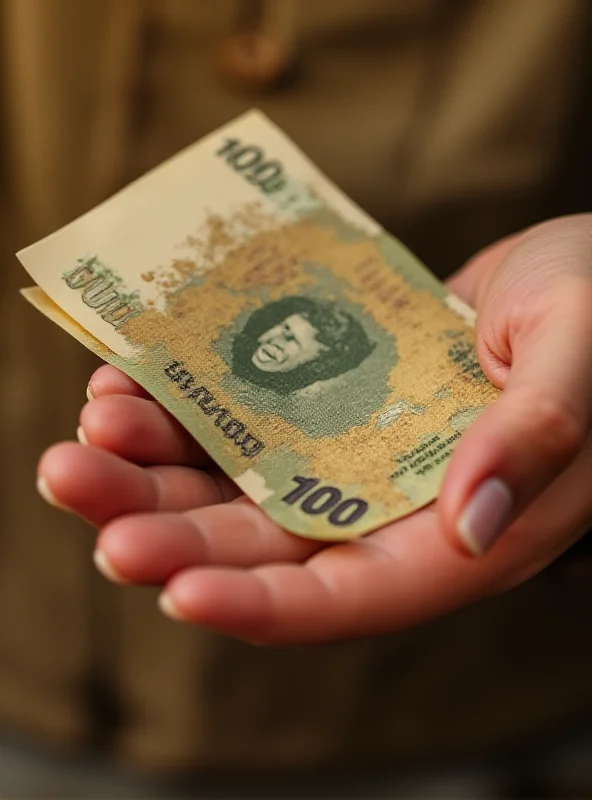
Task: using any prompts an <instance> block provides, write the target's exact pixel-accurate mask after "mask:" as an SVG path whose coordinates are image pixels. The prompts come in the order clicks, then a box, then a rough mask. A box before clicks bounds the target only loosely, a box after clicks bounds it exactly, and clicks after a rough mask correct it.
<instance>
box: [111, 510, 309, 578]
mask: <svg viewBox="0 0 592 800" xmlns="http://www.w3.org/2000/svg"><path fill="white" fill-rule="evenodd" d="M321 546H322V545H321V544H320V543H318V542H313V541H308V540H305V539H300V538H298V537H296V536H292V535H291V534H289V533H287V532H286V531H284V530H283V529H282V528H280V527H279V526H278V525H276V523H275V522H273V520H271V519H270V518H269V517H268V516H267V515H266V514H265V513H264V512H263V511H262V510H261V509H260V508H258V507H257V506H254V505H253V504H252V503H251V502H250V501H248V500H247V499H246V498H241V499H240V500H237V501H235V502H233V503H229V504H227V505H216V506H210V507H208V508H201V509H199V510H197V511H196V510H192V511H188V512H186V513H184V514H140V515H134V516H128V517H125V518H123V519H117V520H115V521H114V522H112V523H111V524H110V525H108V526H107V527H106V528H105V529H104V530H103V531H102V532H101V534H100V536H99V539H98V542H97V552H98V553H100V556H99V557H98V563H99V565H100V566H101V569H102V571H103V572H105V573H106V574H107V576H108V577H111V578H113V577H115V576H116V579H118V580H120V581H126V582H133V583H156V584H161V583H164V582H165V581H167V580H168V579H169V578H171V577H172V576H173V575H174V574H176V573H177V572H179V570H183V569H187V568H190V567H194V566H197V565H200V566H204V565H208V564H216V565H219V564H222V565H230V566H232V565H239V566H250V565H255V564H265V563H268V562H270V561H278V560H281V561H300V560H303V559H305V558H307V557H308V556H309V555H310V554H311V553H313V552H316V551H317V550H319V548H320V547H321Z"/></svg>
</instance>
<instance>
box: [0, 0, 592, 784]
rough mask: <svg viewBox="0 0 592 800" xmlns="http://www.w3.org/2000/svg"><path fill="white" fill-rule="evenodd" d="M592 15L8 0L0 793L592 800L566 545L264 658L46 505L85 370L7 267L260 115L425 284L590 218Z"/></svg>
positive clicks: (387, 6)
mask: <svg viewBox="0 0 592 800" xmlns="http://www.w3.org/2000/svg"><path fill="white" fill-rule="evenodd" d="M591 17H592V3H590V2H589V0H317V2H314V1H313V0H216V2H213V0H0V43H1V44H0V57H1V59H2V61H1V72H0V131H1V135H0V210H1V216H0V249H1V254H2V261H3V264H4V268H3V270H2V273H1V274H2V283H1V291H0V304H1V313H0V325H1V326H2V328H1V330H2V347H1V348H0V359H1V363H2V372H1V374H2V384H1V391H0V437H1V442H2V446H1V461H0V465H1V466H0V469H1V478H2V480H1V482H0V524H1V528H0V797H11V798H29V797H31V798H32V797H44V798H48V797H59V798H70V797H72V798H74V797H76V798H86V797H89V798H91V797H92V798H95V797H96V798H99V797H101V798H104V797H122V798H123V797H134V798H135V797H138V798H143V797H146V798H155V797H158V798H165V797H166V798H173V797H176V796H178V797H200V798H202V797H203V798H209V797H225V798H230V797H233V798H234V797H236V798H239V797H253V798H257V797H277V798H279V797H293V798H297V797H359V798H371V797H392V798H415V797H417V798H436V797H454V798H464V797H466V798H482V797H483V798H485V797H487V798H489V797H492V798H494V797H495V798H521V797H533V798H534V797H553V798H555V797H557V798H569V797H574V798H575V797H578V798H585V797H592V725H590V711H591V706H592V652H591V648H590V630H591V624H592V602H591V601H592V581H591V580H590V575H591V573H590V571H589V570H588V571H586V570H585V569H584V568H583V566H582V563H583V562H582V559H584V557H585V554H582V553H580V552H573V553H570V554H569V555H568V557H566V558H563V559H562V560H561V561H560V562H558V563H557V564H556V565H554V566H553V567H552V568H550V569H548V570H547V571H546V572H545V573H543V574H542V575H540V576H539V577H537V578H536V579H534V580H532V581H530V582H529V583H528V584H527V585H526V586H523V587H521V588H519V589H517V590H515V591H513V592H511V593H509V594H507V595H505V596H503V597H499V598H495V599H493V600H489V601H487V602H484V603H481V604H479V605H478V606H475V607H472V608H469V609H465V610H463V611H461V612H458V613H455V614H454V615H452V616H450V617H448V618H446V619H443V620H440V621H437V622H435V623H432V624H429V625H425V626H423V627H421V628H419V629H416V630H412V631H409V632H406V633H403V634H398V635H393V636H387V637H382V638H380V639H372V640H365V641H358V642H347V643H338V644H331V645H326V646H318V645H316V646H314V647H291V648H275V649H274V648H272V649H259V648H254V647H251V646H248V645H246V644H242V643H239V642H235V641H233V640H230V639H226V638H223V637H221V636H215V635H212V634H209V633H207V632H204V631H201V630H197V629H190V628H187V627H183V626H179V625H176V624H174V623H172V622H170V621H169V620H167V619H165V618H164V617H163V616H162V615H161V614H159V612H158V611H157V609H156V603H155V600H156V593H155V592H154V591H152V590H151V589H126V588H120V587H119V588H118V587H114V586H111V585H108V584H107V583H106V582H105V581H104V580H103V579H102V578H101V577H100V576H99V575H98V574H96V572H95V570H94V567H93V565H92V559H91V553H92V549H93V535H92V532H91V531H90V530H88V529H85V526H84V525H83V524H82V523H80V522H78V521H77V520H75V519H73V518H72V517H68V516H67V515H65V514H63V513H59V512H57V511H55V510H53V509H51V508H49V507H47V506H46V505H44V503H43V502H42V501H41V499H40V498H38V497H37V496H36V494H35V489H34V485H35V465H36V461H37V459H38V457H39V455H40V453H41V452H42V450H43V449H44V448H45V447H46V446H48V445H49V444H51V443H52V442H54V441H56V440H59V439H62V438H70V439H73V438H74V435H75V434H74V432H75V429H76V425H77V419H78V413H79V410H80V407H81V405H82V403H83V402H84V399H85V398H84V394H85V388H86V384H87V381H88V377H89V375H90V372H91V370H92V369H93V368H94V367H95V366H96V362H95V360H94V359H93V357H92V356H91V355H89V354H88V353H86V352H85V351H84V350H83V348H82V347H80V346H79V345H78V344H77V343H75V342H74V341H73V340H70V339H69V338H68V337H67V336H66V335H65V334H63V333H62V332H61V331H59V330H58V329H57V328H55V327H54V326H52V325H51V324H49V323H48V322H47V321H45V320H44V319H42V318H41V317H40V316H39V315H37V314H36V312H34V311H33V310H32V309H30V308H29V307H28V306H27V305H26V303H25V302H24V301H23V300H21V299H20V298H19V296H18V294H17V290H18V289H19V288H20V287H21V286H23V285H27V284H28V283H29V282H30V281H29V280H28V278H27V276H26V275H25V274H24V272H23V271H22V269H21V268H20V267H19V265H18V264H17V261H16V259H15V258H14V255H13V254H14V252H15V251H16V250H17V249H18V248H20V247H22V246H24V245H27V244H30V243H32V242H33V241H34V240H36V239H38V238H39V237H41V236H42V235H45V234H47V233H49V232H51V231H52V230H54V229H55V228H56V227H58V226H60V225H62V224H64V223H66V222H68V221H69V220H71V219H72V218H73V217H75V216H77V215H78V214H80V213H81V212H83V211H85V210H87V209H88V208H90V207H92V206H93V205H94V204H96V203H97V202H98V201H100V200H101V199H103V198H105V197H107V196H108V195H109V194H110V193H112V192H113V191H114V190H116V189H117V188H119V187H120V186H122V185H123V184H125V183H126V182H128V181H129V180H131V179H133V178H135V177H137V176H138V175H140V174H142V173H143V172H144V171H146V170H147V169H148V168H150V167H152V166H155V165H156V164H158V163H159V162H160V161H162V160H163V159H164V158H166V157H168V156H170V155H172V154H173V153H175V152H176V151H177V150H178V149H180V148H182V147H184V146H186V145H188V144H190V143H191V142H193V141H194V140H195V139H197V138H199V137H201V136H202V135H204V134H206V133H208V132H209V131H210V130H212V129H213V128H215V127H217V126H218V125H221V124H223V123H224V122H226V121H228V120H229V119H231V118H232V117H234V116H236V115H238V114H239V113H241V112H242V111H244V110H246V109H248V108H250V107H253V106H257V107H259V108H261V109H262V110H263V111H264V112H265V113H266V114H268V115H269V116H270V117H271V118H272V119H273V120H274V121H275V122H276V123H277V124H279V125H280V126H281V127H282V128H283V129H284V130H285V131H286V133H287V134H288V135H289V136H290V137H292V138H293V139H294V140H295V141H296V142H297V143H298V144H299V145H300V146H301V147H302V148H303V149H304V150H305V151H306V152H307V153H308V154H309V155H310V156H311V157H312V159H313V160H314V161H315V162H316V163H317V164H318V165H319V167H320V168H321V169H322V170H324V171H325V172H326V173H327V174H328V175H329V176H330V177H331V178H332V179H334V180H335V181H336V182H337V183H338V184H339V185H340V186H341V187H342V188H343V189H344V190H345V191H346V192H347V193H348V194H349V195H350V196H351V197H352V198H353V199H354V200H356V201H357V202H358V203H360V204H361V205H362V206H363V207H364V208H365V209H366V210H367V211H368V212H370V213H371V214H372V215H373V216H375V217H376V218H377V219H378V220H379V221H380V222H381V223H383V224H384V225H385V226H386V227H387V228H388V229H389V230H390V231H391V232H393V233H395V234H396V235H397V236H398V237H399V238H401V239H402V240H403V241H404V242H405V243H406V244H407V245H408V246H410V247H411V248H412V249H413V250H414V251H415V252H416V253H417V254H418V255H419V256H420V257H421V258H422V259H423V260H424V261H425V262H426V263H427V265H428V266H429V267H430V268H431V269H432V270H433V271H434V272H436V273H437V274H439V275H440V276H441V277H445V276H446V275H447V274H449V273H450V272H451V271H453V270H454V269H456V268H457V267H459V266H460V265H461V264H462V263H463V261H464V260H465V259H466V258H468V257H469V256H471V255H472V254H473V253H474V252H475V251H476V250H477V249H478V248H480V247H482V246H484V245H486V244H488V243H489V242H491V241H493V240H494V239H496V238H498V237H500V236H503V235H506V234H508V233H511V232H513V231H515V230H517V229H520V228H521V227H523V226H525V225H528V224H530V223H533V222H536V221H539V220H542V219H545V218H547V217H550V216H553V215H557V214H561V213H565V212H570V211H584V210H590V209H591V202H590V200H591V195H592V185H591V182H590V175H591V174H592V173H591V166H592V164H591V158H590V141H592V137H591V134H592V124H591V113H590V112H591V107H592V104H591V103H590V88H591V87H592V80H591V78H592V71H591V66H592V48H591V38H590V34H591V32H592V24H591Z"/></svg>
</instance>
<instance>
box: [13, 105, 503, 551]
mask: <svg viewBox="0 0 592 800" xmlns="http://www.w3.org/2000/svg"><path fill="white" fill-rule="evenodd" d="M18 257H19V259H20V260H21V262H22V264H23V265H24V267H25V268H26V269H27V270H28V272H29V273H30V274H31V276H32V278H33V279H34V280H35V282H36V283H37V285H38V287H40V288H36V289H30V290H25V292H24V293H25V296H26V297H27V299H28V300H29V301H30V302H32V303H33V304H34V305H36V307H37V308H39V310H40V311H42V312H43V313H44V314H46V316H48V317H49V318H50V319H53V321H54V322H56V323H57V324H59V325H61V326H62V327H63V328H65V329H66V330H67V331H68V332H69V333H71V334H72V335H73V336H75V338H77V339H78V340H79V341H81V342H82V343H83V344H84V345H85V346H87V347H89V348H90V349H91V350H93V351H94V352H96V353H97V354H98V355H100V356H101V357H102V358H104V359H105V360H107V361H111V362H112V363H114V364H115V365H116V366H118V367H120V368H121V369H123V370H124V371H126V372H127V373H128V374H129V375H130V376H131V377H133V378H134V379H135V380H136V381H138V382H139V383H140V384H142V385H143V386H144V387H145V388H146V389H148V391H150V392H151V393H152V394H153V395H154V396H155V397H156V398H157V399H158V400H159V401H160V402H161V403H162V404H163V405H164V406H165V407H166V408H167V409H168V410H169V411H170V412H171V413H172V414H173V415H174V416H175V417H176V418H177V419H178V420H179V421H180V422H181V423H182V424H183V425H184V426H185V427H186V428H187V430H189V431H190V432H191V434H192V435H193V436H195V438H196V439H197V440H198V441H199V442H200V443H201V444H202V445H203V447H204V448H205V449H206V450H207V451H208V452H209V454H210V455H211V456H212V458H213V459H214V461H216V462H217V463H218V464H219V465H220V466H221V467H222V468H223V469H224V470H225V471H226V473H227V474H228V475H229V476H230V477H231V478H232V479H233V480H234V481H235V482H236V483H237V484H238V486H239V487H240V488H241V489H242V490H243V491H244V492H245V493H246V494H247V495H248V496H249V497H251V498H252V500H253V501H254V502H256V503H258V504H259V505H260V506H261V507H262V508H263V509H264V510H265V511H266V512H267V513H268V514H269V515H270V516H271V517H272V518H273V519H275V520H276V521H277V522H278V523H279V524H281V525H282V526H284V527H285V528H286V529H287V530H289V531H292V532H293V533H297V534H299V535H302V536H305V537H311V538H316V539H324V540H342V539H350V538H354V537H357V536H360V535H362V534H364V533H366V532H368V531H370V530H373V529H375V528H377V527H379V526H381V525H383V524H385V523H386V522H388V521H390V520H394V519H397V518H399V517H401V516H404V515H406V514H409V513H410V512H412V511H414V510H416V509H418V508H420V507H421V506H423V505H425V504H427V503H429V502H430V501H431V500H433V499H434V498H435V497H436V495H437V493H438V489H439V486H440V482H441V479H442V476H443V472H444V469H445V466H446V463H447V461H448V459H449V457H450V454H451V453H452V451H453V449H454V447H455V444H456V442H457V441H458V439H459V438H460V436H461V434H462V432H463V431H464V430H465V428H466V427H467V426H468V425H469V424H470V423H471V422H472V421H473V420H474V419H475V417H476V416H477V415H478V414H479V413H480V412H481V411H483V410H484V408H485V407H486V406H487V405H488V404H489V403H490V402H491V401H492V400H494V399H495V397H496V396H497V390H496V389H494V388H493V387H492V386H491V385H490V384H489V383H488V382H487V380H486V379H485V376H484V375H483V373H482V372H481V370H480V368H479V364H478V361H477V359H476V355H475V351H474V348H473V344H472V340H473V330H472V326H473V320H474V314H473V312H472V311H471V310H470V309H468V308H467V307H466V306H465V305H464V304H463V303H462V302H461V301H460V300H459V299H458V298H456V297H455V296H453V295H451V294H449V293H448V292H447V291H446V289H445V287H444V286H443V285H442V284H441V283H440V282H439V281H437V280H436V278H435V277H434V276H433V275H432V274H431V273H430V272H428V270H426V268H425V267H423V265H421V264H420V263H419V262H418V260H417V259H416V258H415V257H414V256H413V255H412V254H411V253H410V252H409V251H408V250H407V249H406V248H405V247H404V246H403V245H402V244H401V243H400V242H398V241H397V240H396V239H395V238H393V237H392V236H390V235H389V234H388V233H386V232H385V231H384V230H383V229H382V228H381V227H380V226H379V225H378V224H377V223H376V222H375V221H374V220H372V219H371V218H370V217H369V216H368V215H367V214H365V213H364V212H363V211H362V210H361V209H360V208H358V207H357V206H356V205H355V204H354V203H353V202H352V201H351V200H349V199H348V198H347V197H346V196H345V195H344V194H343V193H342V192H340V191H339V190H338V189H337V188H336V187H335V186H334V185H333V184H332V183H331V182H330V181H329V180H328V179H327V178H326V177H324V176H323V175H322V174H321V173H320V172H319V171H318V169H316V167H315V166H314V165H313V164H312V163H311V162H310V161H309V160H308V159H307V158H306V156H304V154H303V153H302V152H301V151H300V150H299V149H298V148H297V147H296V146H295V145H294V144H293V143H292V142H291V141H290V140H289V139H288V138H287V137H286V136H285V135H284V134H283V133H282V132H281V131H280V130H279V129H278V128H277V127H276V126H275V125H273V123H271V122H270V121H269V120H268V119H267V118H266V117H265V116H263V115H262V114H261V113H260V112H258V111H252V112H249V113H248V114H245V115H244V116H242V117H240V118H238V119H237V120H235V121H233V122H231V123H230V124H228V125H226V126H225V127H223V128H221V129H220V130H217V131H215V132H214V133H212V134H210V135H209V136H207V137H206V138H204V139H202V140H201V141H199V142H198V143H197V144H195V145H193V146H192V147H190V148H188V149H187V150H185V151H183V152H182V153H180V154H179V155H177V156H176V157H174V158H173V159H171V160H170V161H168V162H166V163H165V164H164V165H162V166H161V167H159V168H158V169H156V170H154V171H152V172H150V173H148V174H147V175H146V176H144V177H143V178H141V179H139V180H138V181H136V182H134V183H132V184H131V185H130V186H128V187H127V188H125V189H124V190H123V191H121V192H119V193H118V194H117V195H115V196H114V197H112V198H111V199H110V200H108V201H106V202H105V203H103V204H102V205H100V206H98V207H97V208H95V209H94V210H93V211H90V212H89V213H87V214H85V215H83V216H82V217H80V218H79V219H77V220H75V221H74V222H72V223H70V224H69V225H67V226H66V227H64V228H62V229H61V230H60V231H57V232H56V233H54V234H52V235H51V236H48V237H47V238H45V239H43V240H42V241H40V242H38V243H37V244H35V245H32V246H31V247H28V248H26V249H25V250H22V251H21V252H20V253H18Z"/></svg>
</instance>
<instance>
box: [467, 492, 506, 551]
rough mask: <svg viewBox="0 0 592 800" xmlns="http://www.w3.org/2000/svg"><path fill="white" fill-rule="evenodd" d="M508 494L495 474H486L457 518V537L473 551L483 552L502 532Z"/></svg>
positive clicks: (504, 524)
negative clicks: (492, 476)
mask: <svg viewBox="0 0 592 800" xmlns="http://www.w3.org/2000/svg"><path fill="white" fill-rule="evenodd" d="M512 506H513V500H512V494H511V492H510V490H509V489H508V487H507V486H506V484H505V483H504V482H503V481H500V480H499V478H488V479H487V480H486V481H483V483H482V484H481V486H479V488H478V489H477V490H476V491H475V493H474V494H473V496H472V497H471V499H470V500H469V502H468V503H467V505H466V506H465V509H464V511H463V512H462V513H461V515H460V517H459V518H458V522H457V525H456V529H457V531H458V535H459V538H460V540H461V541H462V542H463V544H464V545H465V547H466V548H467V549H468V550H469V551H470V552H471V553H472V554H473V555H474V556H480V555H483V553H485V552H486V551H487V550H489V549H490V548H491V547H492V546H493V545H494V543H495V542H496V540H497V539H498V538H499V536H500V534H501V533H502V532H503V530H504V528H505V527H506V524H507V522H508V520H509V518H510V514H511V512H512Z"/></svg>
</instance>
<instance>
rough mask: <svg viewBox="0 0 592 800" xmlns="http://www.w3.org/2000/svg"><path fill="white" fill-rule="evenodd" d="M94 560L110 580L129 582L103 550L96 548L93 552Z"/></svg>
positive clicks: (102, 573)
mask: <svg viewBox="0 0 592 800" xmlns="http://www.w3.org/2000/svg"><path fill="white" fill-rule="evenodd" d="M93 561H94V562H95V567H96V568H97V569H98V570H99V572H100V573H101V575H102V576H103V577H104V578H107V580H108V581H112V582H113V583H127V581H126V580H125V578H122V577H121V575H120V574H119V572H117V570H116V569H115V567H114V566H113V564H112V563H111V562H110V561H109V559H108V558H107V556H106V555H105V553H104V552H103V551H102V550H95V552H94V553H93Z"/></svg>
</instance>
